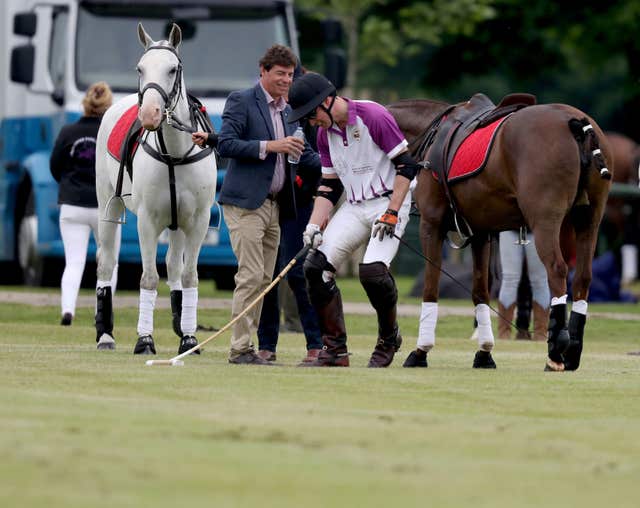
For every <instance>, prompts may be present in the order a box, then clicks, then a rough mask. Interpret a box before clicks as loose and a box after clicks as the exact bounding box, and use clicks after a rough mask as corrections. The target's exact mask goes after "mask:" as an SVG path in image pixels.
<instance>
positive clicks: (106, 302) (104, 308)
mask: <svg viewBox="0 0 640 508" xmlns="http://www.w3.org/2000/svg"><path fill="white" fill-rule="evenodd" d="M103 334H107V335H109V336H113V300H112V297H111V288H110V287H109V286H105V287H99V288H97V289H96V342H99V341H100V337H102V335H103Z"/></svg>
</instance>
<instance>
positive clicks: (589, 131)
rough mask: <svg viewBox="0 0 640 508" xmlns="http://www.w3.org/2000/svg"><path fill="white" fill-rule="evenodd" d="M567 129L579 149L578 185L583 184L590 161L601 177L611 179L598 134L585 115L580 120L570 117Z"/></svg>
mask: <svg viewBox="0 0 640 508" xmlns="http://www.w3.org/2000/svg"><path fill="white" fill-rule="evenodd" d="M569 129H570V130H571V133H572V134H573V137H574V138H575V139H576V142H577V143H578V147H579V149H580V183H581V185H580V187H582V186H583V185H582V184H583V183H584V182H583V180H584V179H586V178H587V171H588V170H589V168H590V167H591V165H592V163H593V164H594V165H595V168H596V170H597V171H598V172H599V173H600V177H601V178H603V179H604V180H611V176H612V175H611V171H609V169H608V168H607V164H606V162H605V160H604V156H603V155H602V151H601V150H600V143H599V141H598V135H597V134H596V131H595V129H594V128H593V125H591V123H590V122H589V120H588V119H587V118H586V117H583V118H581V119H580V120H578V119H577V118H572V119H571V120H569Z"/></svg>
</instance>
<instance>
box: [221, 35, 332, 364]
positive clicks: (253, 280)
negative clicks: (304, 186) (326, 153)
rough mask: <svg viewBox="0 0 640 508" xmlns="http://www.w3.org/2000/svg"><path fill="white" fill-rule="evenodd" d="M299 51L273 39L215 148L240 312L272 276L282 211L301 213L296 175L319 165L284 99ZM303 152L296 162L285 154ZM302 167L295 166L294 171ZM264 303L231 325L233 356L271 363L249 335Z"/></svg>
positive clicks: (231, 100) (233, 104) (232, 98)
mask: <svg viewBox="0 0 640 508" xmlns="http://www.w3.org/2000/svg"><path fill="white" fill-rule="evenodd" d="M296 63H297V58H296V56H295V54H294V53H293V52H292V51H291V49H290V48H288V47H286V46H282V45H275V46H272V47H271V48H269V49H268V50H267V52H266V53H265V55H264V56H263V57H262V58H261V60H260V80H259V82H258V84H257V85H256V86H255V87H253V88H250V89H247V90H243V91H240V92H233V93H231V94H230V95H229V97H228V98H227V102H226V105H225V109H224V112H223V114H222V127H221V129H220V132H219V134H218V151H219V153H220V156H221V157H225V158H229V159H230V162H229V165H228V167H227V173H226V175H225V178H224V183H223V184H222V189H221V191H220V197H219V201H220V203H221V204H222V209H223V212H224V218H225V222H226V224H227V227H228V228H229V234H230V237H231V246H232V248H233V251H234V253H235V255H236V257H237V258H238V273H237V274H236V277H235V283H236V287H235V290H234V292H233V304H232V310H231V317H232V318H235V317H236V316H237V315H238V314H240V313H241V312H242V311H243V310H244V309H245V308H246V307H247V306H248V305H249V304H250V303H251V302H252V301H253V300H254V299H255V298H256V297H257V296H258V295H259V294H260V293H262V292H263V291H264V289H265V288H266V287H267V286H268V285H269V284H270V282H271V280H272V276H273V271H274V267H275V263H276V256H277V252H278V244H279V241H280V225H279V222H280V219H281V215H282V216H283V217H291V216H294V217H295V214H296V203H295V197H294V185H296V176H299V177H300V178H301V179H302V180H303V181H304V179H305V174H307V175H312V174H315V175H316V177H315V178H316V180H317V175H318V174H319V172H320V159H319V157H318V155H317V154H316V153H315V152H313V151H312V150H311V149H310V147H309V145H308V144H307V143H306V142H304V141H303V140H301V139H299V138H295V137H293V136H292V134H293V132H294V131H295V129H296V127H297V124H295V123H294V124H288V123H287V116H288V114H289V112H290V108H289V106H288V105H287V103H286V98H287V94H288V93H289V87H290V86H291V82H292V79H293V72H294V68H295V66H296ZM288 155H293V156H298V155H300V163H299V164H298V167H297V168H296V167H295V166H292V165H290V164H289V163H288V162H287V156H288ZM296 169H297V173H296ZM260 312H261V305H260V304H259V305H256V307H254V308H253V309H252V310H251V311H250V312H248V313H247V314H246V315H245V316H243V317H242V318H241V319H239V320H238V322H237V323H236V324H235V325H234V326H233V328H232V335H231V352H230V355H229V362H230V363H239V364H253V365H270V363H269V362H267V361H266V360H264V359H262V358H261V357H260V356H258V355H257V354H256V352H255V350H254V347H253V344H252V342H251V334H252V333H254V332H255V330H256V329H257V326H258V321H259V318H260Z"/></svg>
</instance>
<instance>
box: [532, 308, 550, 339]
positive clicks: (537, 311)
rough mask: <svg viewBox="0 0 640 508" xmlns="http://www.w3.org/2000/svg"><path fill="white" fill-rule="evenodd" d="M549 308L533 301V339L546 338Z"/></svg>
mask: <svg viewBox="0 0 640 508" xmlns="http://www.w3.org/2000/svg"><path fill="white" fill-rule="evenodd" d="M548 328H549V308H548V307H547V308H546V309H545V308H544V307H543V306H542V305H540V304H538V303H536V302H533V340H547V334H548Z"/></svg>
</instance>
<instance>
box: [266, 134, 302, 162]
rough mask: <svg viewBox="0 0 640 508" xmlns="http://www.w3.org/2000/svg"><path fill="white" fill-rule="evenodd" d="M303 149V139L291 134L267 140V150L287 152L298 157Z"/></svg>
mask: <svg viewBox="0 0 640 508" xmlns="http://www.w3.org/2000/svg"><path fill="white" fill-rule="evenodd" d="M303 151H304V140H303V139H300V138H295V137H293V136H287V137H286V138H282V139H274V140H270V141H267V152H275V153H288V154H290V155H293V156H295V157H299V156H300V155H301V154H302V152H303Z"/></svg>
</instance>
